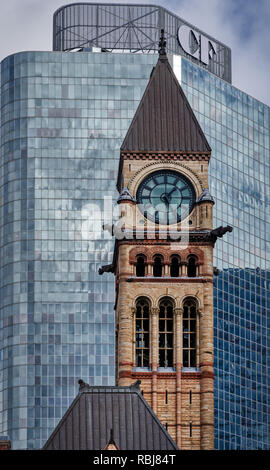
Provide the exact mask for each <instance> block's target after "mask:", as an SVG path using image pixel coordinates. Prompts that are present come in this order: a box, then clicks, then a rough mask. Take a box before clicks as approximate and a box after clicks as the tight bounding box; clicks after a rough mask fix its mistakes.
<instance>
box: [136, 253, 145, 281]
mask: <svg viewBox="0 0 270 470" xmlns="http://www.w3.org/2000/svg"><path fill="white" fill-rule="evenodd" d="M145 269H146V263H145V257H144V256H143V255H138V256H137V258H136V276H137V277H144V276H145Z"/></svg>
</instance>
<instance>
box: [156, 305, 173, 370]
mask: <svg viewBox="0 0 270 470" xmlns="http://www.w3.org/2000/svg"><path fill="white" fill-rule="evenodd" d="M159 367H173V304H172V301H171V300H170V299H167V298H165V299H163V300H161V302H160V306H159Z"/></svg>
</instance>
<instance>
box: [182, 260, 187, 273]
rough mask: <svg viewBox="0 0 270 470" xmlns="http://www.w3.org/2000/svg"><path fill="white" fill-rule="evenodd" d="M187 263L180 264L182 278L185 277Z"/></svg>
mask: <svg viewBox="0 0 270 470" xmlns="http://www.w3.org/2000/svg"><path fill="white" fill-rule="evenodd" d="M187 266H188V264H187V262H186V261H184V262H182V263H181V268H182V276H187Z"/></svg>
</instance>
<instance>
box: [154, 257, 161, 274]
mask: <svg viewBox="0 0 270 470" xmlns="http://www.w3.org/2000/svg"><path fill="white" fill-rule="evenodd" d="M153 275H154V277H161V276H162V258H161V256H155V259H154V266H153Z"/></svg>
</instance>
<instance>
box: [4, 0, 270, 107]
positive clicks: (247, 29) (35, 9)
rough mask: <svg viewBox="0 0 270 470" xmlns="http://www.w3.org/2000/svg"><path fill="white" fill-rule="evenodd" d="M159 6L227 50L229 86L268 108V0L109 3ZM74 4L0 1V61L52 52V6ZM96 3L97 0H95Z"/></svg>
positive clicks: (49, 0) (47, 0) (60, 0)
mask: <svg viewBox="0 0 270 470" xmlns="http://www.w3.org/2000/svg"><path fill="white" fill-rule="evenodd" d="M106 2H107V3H143V4H155V5H161V6H164V7H165V8H167V9H168V10H170V11H171V12H173V13H175V14H177V15H178V16H180V17H181V18H183V19H184V20H186V21H188V22H190V23H191V24H193V25H194V26H196V27H197V28H199V29H201V30H202V31H204V32H206V33H207V34H209V35H210V36H213V37H214V38H216V39H217V40H219V41H221V42H223V43H224V44H226V45H227V46H229V47H230V48H231V49H232V83H233V85H234V86H236V87H237V88H239V89H241V90H242V91H244V92H246V93H248V94H250V95H251V96H253V97H254V98H256V99H258V100H259V101H262V102H263V103H265V104H267V105H269V106H270V52H269V46H270V28H269V24H270V0H225V1H224V0H155V1H152V0H148V1H145V0H133V1H132V0H131V1H129V0H125V1H121V0H119V2H117V0H114V1H112V2H110V1H109V0H106V1H104V3H106ZM68 3H81V2H79V1H76V0H75V1H73V2H72V1H70V2H69V1H66V2H65V0H7V1H3V2H1V16H0V60H3V59H4V58H5V57H6V56H8V55H10V54H13V53H15V52H20V51H26V50H36V51H39V50H42V51H50V50H52V19H53V13H54V12H55V11H56V10H57V8H59V7H61V6H63V5H66V4H68ZM97 3H98V2H97Z"/></svg>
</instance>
